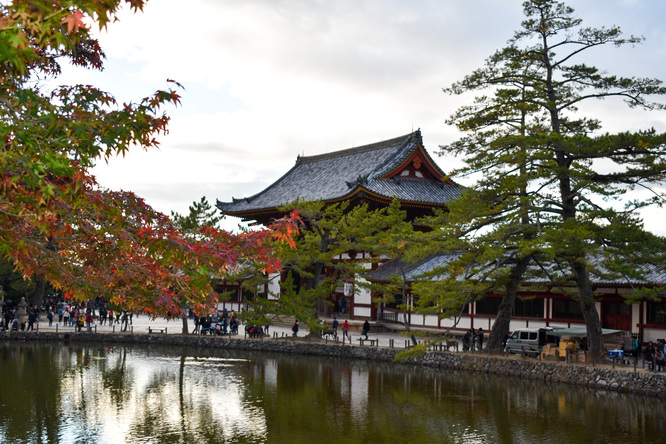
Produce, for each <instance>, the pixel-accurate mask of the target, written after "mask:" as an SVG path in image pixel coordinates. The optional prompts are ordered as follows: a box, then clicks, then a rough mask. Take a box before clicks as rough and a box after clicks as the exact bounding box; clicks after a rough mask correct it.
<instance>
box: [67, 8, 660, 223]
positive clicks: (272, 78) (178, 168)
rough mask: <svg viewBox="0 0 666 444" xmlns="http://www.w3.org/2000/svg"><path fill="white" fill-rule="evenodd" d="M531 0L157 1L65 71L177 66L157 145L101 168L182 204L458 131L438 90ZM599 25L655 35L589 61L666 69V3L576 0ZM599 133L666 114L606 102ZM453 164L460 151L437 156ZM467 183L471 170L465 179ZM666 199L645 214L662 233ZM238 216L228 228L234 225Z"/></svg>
mask: <svg viewBox="0 0 666 444" xmlns="http://www.w3.org/2000/svg"><path fill="white" fill-rule="evenodd" d="M521 3H522V2H521V1H520V0H464V1H463V0H455V1H454V0H450V1H443V0H409V1H406V0H403V1H400V0H335V1H325V0H188V1H187V2H183V1H182V0H152V1H150V2H149V3H148V5H147V6H146V8H145V10H144V12H143V13H138V14H130V13H127V14H123V15H122V17H121V20H120V22H117V23H114V24H111V25H110V26H109V28H108V30H107V31H104V32H102V34H101V36H100V41H101V43H102V47H103V49H104V50H105V52H106V55H107V60H106V69H105V70H104V71H103V72H102V73H95V72H88V71H82V70H79V69H75V68H68V69H67V70H66V72H65V74H64V75H63V77H62V78H61V79H60V80H61V81H62V83H72V82H76V83H89V84H93V85H95V86H98V87H100V88H102V89H105V90H106V91H108V92H111V93H112V94H114V95H115V96H116V98H117V99H118V101H119V102H121V103H122V102H123V101H128V100H137V99H139V98H141V97H144V96H147V95H150V94H151V93H152V92H153V91H155V90H156V89H159V88H165V87H166V85H167V84H166V79H167V78H170V79H175V80H177V81H178V82H180V83H181V84H183V86H184V87H185V91H183V92H182V95H183V98H182V106H181V107H179V108H173V109H169V110H168V112H169V114H170V115H171V116H172V121H171V125H170V133H169V134H168V135H167V136H165V137H162V138H161V148H160V149H159V150H152V151H150V152H142V151H140V150H138V151H135V152H133V153H131V154H129V155H128V156H126V157H125V158H119V159H113V160H112V161H111V162H110V163H109V165H100V166H98V167H97V168H96V169H95V171H94V173H95V174H96V175H97V177H98V180H99V181H100V182H101V183H102V185H104V186H107V187H109V188H113V189H125V190H131V191H134V192H136V193H137V194H138V195H140V196H142V197H144V198H145V199H146V200H147V202H148V203H149V204H151V205H152V206H153V207H155V208H156V209H158V210H160V211H162V212H165V213H167V214H168V213H170V211H172V210H174V211H177V212H180V213H186V212H187V208H188V205H190V204H191V203H192V202H193V201H195V200H199V199H200V198H201V196H206V197H207V198H208V200H209V201H210V202H211V203H214V202H215V200H216V199H219V200H221V201H229V200H231V198H232V196H233V197H245V196H250V195H252V194H255V193H257V192H259V191H261V190H262V189H264V188H265V187H266V186H268V185H269V184H271V183H272V182H273V181H275V180H276V179H277V178H279V177H280V176H281V175H282V174H284V173H285V172H286V171H287V170H288V169H289V168H291V167H292V166H293V165H294V162H295V161H296V156H297V155H299V154H300V155H306V156H309V155H315V154H321V153H325V152H329V151H336V150H339V149H345V148H350V147H354V146H360V145H365V144H368V143H373V142H377V141H381V140H383V139H389V138H393V137H396V136H399V135H403V134H407V133H409V132H411V131H412V130H415V129H417V128H420V129H421V131H422V134H423V138H424V143H425V146H426V148H427V149H428V150H429V151H430V153H431V154H433V155H435V152H436V150H437V148H438V146H439V145H441V144H445V143H449V142H451V141H453V140H455V139H456V138H457V137H458V136H459V135H458V134H457V132H456V130H455V129H454V128H451V127H448V126H447V125H446V124H445V123H444V120H445V119H446V118H447V117H448V116H449V115H450V114H451V113H453V112H454V111H455V109H456V108H457V107H459V106H460V105H462V104H464V103H467V102H469V101H470V100H471V98H472V97H471V96H467V97H465V96H463V97H451V96H448V95H446V94H445V93H443V92H442V88H443V87H446V86H449V85H450V84H451V83H452V82H454V81H456V80H460V79H461V78H462V77H463V76H464V75H465V74H468V73H470V72H471V71H472V70H473V69H475V68H478V67H481V66H482V65H483V61H484V59H485V58H486V57H487V56H489V55H490V54H491V53H492V52H493V51H494V50H495V49H497V48H499V47H501V46H503V45H504V44H505V43H506V41H507V40H508V39H509V38H510V37H511V36H512V34H513V32H514V31H515V30H517V29H518V27H519V24H520V21H521V20H522V19H523V16H522V7H521ZM568 3H569V4H570V5H571V6H573V7H574V8H575V9H576V14H577V15H578V16H579V17H581V18H583V19H584V23H585V24H586V25H589V26H595V27H599V26H604V25H606V26H608V25H613V24H617V25H620V26H621V27H622V29H623V31H624V32H625V34H627V35H629V34H634V35H639V36H644V37H645V38H646V42H645V43H643V44H642V45H639V46H636V47H634V48H631V47H625V48H621V49H616V48H601V49H599V50H598V51H596V52H593V54H592V53H591V55H592V56H591V57H587V58H586V61H589V63H591V64H595V65H596V66H598V67H600V68H604V69H606V70H608V71H609V72H611V73H614V74H618V75H624V76H638V77H657V78H661V79H666V62H665V61H664V60H666V59H665V58H664V52H665V51H666V49H665V48H666V30H665V29H666V27H664V26H663V19H664V17H666V2H664V1H663V0H570V1H569V2H568ZM584 111H585V112H588V111H589V112H593V113H595V114H596V115H598V116H600V117H601V118H602V120H603V123H604V130H605V131H609V132H615V131H620V130H636V129H645V128H649V127H655V128H657V129H658V130H661V131H666V112H652V113H645V112H641V111H637V110H630V109H628V108H627V107H626V106H624V105H623V104H622V102H620V101H612V100H607V101H604V102H599V103H595V104H593V105H590V106H588V107H586V109H585V110H584ZM436 160H437V161H438V163H439V165H440V167H441V168H442V169H443V170H445V171H448V170H450V169H451V168H452V167H453V166H454V165H455V166H457V165H459V163H458V161H457V160H456V159H455V158H452V157H436ZM463 183H464V182H463ZM663 211H666V210H654V211H651V212H648V213H646V214H645V218H646V225H647V226H648V228H650V229H651V230H653V231H657V232H661V233H662V234H666V229H664V228H663V227H662V226H661V225H660V223H659V222H660V220H659V218H661V219H663ZM236 223H237V221H230V222H229V223H228V227H229V228H231V227H234V226H236Z"/></svg>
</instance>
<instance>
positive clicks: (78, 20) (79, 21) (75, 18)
mask: <svg viewBox="0 0 666 444" xmlns="http://www.w3.org/2000/svg"><path fill="white" fill-rule="evenodd" d="M84 17H85V15H83V12H81V11H76V12H72V13H71V14H69V15H68V16H67V17H65V18H64V19H62V22H60V23H62V24H67V33H68V34H71V33H72V29H73V30H74V32H77V31H78V30H79V28H86V25H85V23H83V18H84Z"/></svg>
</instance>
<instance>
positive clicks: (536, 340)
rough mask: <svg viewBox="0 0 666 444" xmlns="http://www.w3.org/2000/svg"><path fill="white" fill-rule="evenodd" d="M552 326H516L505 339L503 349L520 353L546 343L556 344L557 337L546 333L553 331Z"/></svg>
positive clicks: (539, 348)
mask: <svg viewBox="0 0 666 444" xmlns="http://www.w3.org/2000/svg"><path fill="white" fill-rule="evenodd" d="M553 330H554V329H553V328H552V327H541V328H517V329H516V330H515V331H514V332H513V333H512V334H511V336H509V338H508V339H507V340H506V346H505V347H504V351H505V352H508V353H522V352H523V350H526V351H535V352H537V351H539V350H541V349H542V348H543V346H544V345H546V344H557V343H558V341H559V338H558V337H557V336H550V335H547V334H546V333H547V332H549V331H553Z"/></svg>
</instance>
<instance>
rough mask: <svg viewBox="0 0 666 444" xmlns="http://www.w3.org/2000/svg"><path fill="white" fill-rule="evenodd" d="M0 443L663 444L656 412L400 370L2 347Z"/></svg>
mask: <svg viewBox="0 0 666 444" xmlns="http://www.w3.org/2000/svg"><path fill="white" fill-rule="evenodd" d="M0 381H1V382H0V441H1V442H3V443H54V442H61V443H70V442H71V443H75V442H76V443H118V442H126V443H194V442H197V443H198V442H209V443H218V442H219V443H224V442H233V443H301V442H302V443H311V442H313V441H316V442H324V443H326V442H345V443H364V442H372V443H381V442H391V443H393V442H395V441H396V440H399V441H401V442H407V443H433V442H443V443H470V442H471V443H474V442H478V443H535V442H536V443H538V442H543V443H546V442H566V443H577V442H580V443H583V442H585V443H589V442H599V443H602V442H614V443H620V442H641V443H650V442H655V443H656V442H663V436H664V433H666V426H665V425H664V421H663V416H664V415H663V410H662V407H661V406H662V402H663V401H660V400H657V399H652V398H640V397H633V396H626V395H619V394H613V393H606V392H597V391H588V390H584V389H580V388H570V387H566V386H556V385H545V386H544V385H542V384H540V383H526V382H522V381H519V380H516V379H504V378H498V377H494V376H485V375H476V374H472V375H470V374H463V373H459V372H442V371H431V370H427V369H415V368H410V367H405V366H400V365H394V364H381V365H378V364H373V363H366V362H357V361H343V360H334V359H317V358H312V357H302V356H278V355H270V354H247V353H246V354H243V353H230V352H224V351H218V350H192V349H182V350H180V349H174V348H170V349H167V348H141V347H134V348H128V347H100V346H99V345H81V344H72V345H65V344H26V343H7V344H1V345H0Z"/></svg>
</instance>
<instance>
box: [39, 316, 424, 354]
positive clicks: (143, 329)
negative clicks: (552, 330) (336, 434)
mask: <svg viewBox="0 0 666 444" xmlns="http://www.w3.org/2000/svg"><path fill="white" fill-rule="evenodd" d="M328 324H329V325H330V322H328ZM187 325H188V330H189V333H190V334H192V332H193V331H194V328H195V326H194V322H193V321H192V320H190V319H188V322H187ZM122 327H123V326H122V323H116V322H115V320H114V322H113V324H108V323H106V324H100V323H99V322H96V323H95V324H94V325H93V326H92V331H93V332H94V333H128V334H149V328H150V331H151V332H152V334H169V335H179V334H182V332H183V321H182V319H172V320H167V319H165V318H156V319H151V317H150V316H148V315H139V316H137V315H134V316H133V318H132V322H131V324H129V325H128V326H127V331H126V332H124V331H122ZM244 327H245V325H244V324H243V325H241V327H240V329H239V333H240V334H239V336H238V337H240V338H242V337H244V336H245V335H244V332H245V330H244ZM359 327H360V324H359V326H357V325H355V324H354V325H353V327H352V330H351V332H350V336H351V341H350V340H349V339H345V340H344V343H345V344H349V343H350V342H351V344H352V345H355V346H360V345H361V341H359V338H364V336H363V335H362V334H361V332H360V331H357V329H358V328H359ZM36 330H37V331H49V332H54V331H57V332H59V333H62V332H75V331H76V327H71V326H69V325H67V326H65V325H63V323H62V322H60V323H58V322H56V319H54V320H53V323H52V325H51V326H49V323H48V320H46V319H45V317H44V316H42V318H41V320H40V321H39V322H38V324H37V326H36ZM82 331H86V327H85V326H84V327H83V328H82ZM308 334H309V330H308V329H307V327H306V326H305V325H301V329H300V331H299V334H298V338H301V339H302V338H305V337H306V336H307V335H308ZM269 337H270V338H275V337H277V338H290V337H292V332H291V327H290V326H289V325H288V324H286V323H285V324H280V323H277V324H276V325H271V326H270V328H269ZM368 339H370V340H373V343H372V344H371V343H370V341H363V345H364V346H370V345H374V341H375V340H376V341H377V345H376V346H379V347H394V348H407V347H409V346H411V344H412V341H411V336H409V335H405V334H403V333H401V332H391V331H386V332H376V333H375V332H372V331H371V332H370V333H369V334H368ZM424 339H426V337H425V336H416V340H417V341H418V342H421V341H423V340H424ZM324 342H326V343H333V344H335V343H339V344H342V343H343V338H342V329H341V328H339V329H338V338H337V341H336V340H335V339H334V338H333V337H332V336H328V337H324Z"/></svg>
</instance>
